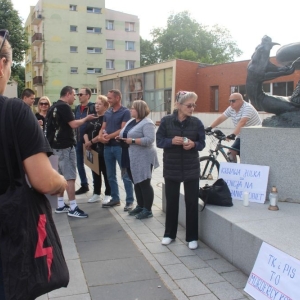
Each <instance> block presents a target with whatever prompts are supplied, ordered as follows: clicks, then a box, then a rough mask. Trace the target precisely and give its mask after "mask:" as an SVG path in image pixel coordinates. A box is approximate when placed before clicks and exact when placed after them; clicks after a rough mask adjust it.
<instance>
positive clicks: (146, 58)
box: [140, 37, 159, 67]
mask: <svg viewBox="0 0 300 300" xmlns="http://www.w3.org/2000/svg"><path fill="white" fill-rule="evenodd" d="M140 45H141V46H140V47H141V67H143V66H147V65H152V64H155V63H158V62H159V57H158V51H157V49H156V48H155V45H154V44H153V42H151V41H149V40H144V39H142V37H141V38H140Z"/></svg>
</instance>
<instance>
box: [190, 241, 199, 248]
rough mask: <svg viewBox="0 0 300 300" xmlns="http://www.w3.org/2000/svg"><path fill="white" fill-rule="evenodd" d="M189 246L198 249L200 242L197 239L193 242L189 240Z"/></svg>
mask: <svg viewBox="0 0 300 300" xmlns="http://www.w3.org/2000/svg"><path fill="white" fill-rule="evenodd" d="M189 248H190V249H191V250H195V249H197V248H198V242H197V241H191V242H189Z"/></svg>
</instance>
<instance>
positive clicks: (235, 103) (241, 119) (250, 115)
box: [205, 93, 262, 162]
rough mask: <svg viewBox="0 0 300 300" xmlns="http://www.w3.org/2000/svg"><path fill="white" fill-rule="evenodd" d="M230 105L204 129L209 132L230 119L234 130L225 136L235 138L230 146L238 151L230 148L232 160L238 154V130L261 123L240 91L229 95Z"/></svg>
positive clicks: (254, 110) (234, 159) (229, 138)
mask: <svg viewBox="0 0 300 300" xmlns="http://www.w3.org/2000/svg"><path fill="white" fill-rule="evenodd" d="M229 103H230V106H229V107H228V108H227V109H226V110H225V111H224V112H223V114H222V115H221V116H219V117H218V118H217V119H216V120H215V121H214V122H213V123H212V124H211V125H210V126H209V127H207V128H206V129H205V131H206V132H210V131H211V129H212V128H214V127H216V126H218V125H220V124H221V123H223V122H224V121H225V120H227V119H228V118H231V119H232V122H233V125H234V130H233V133H232V134H230V135H228V136H227V140H235V142H234V143H233V144H232V146H231V147H233V148H235V149H237V150H238V151H234V150H230V152H231V157H232V160H233V161H234V162H236V161H237V159H236V155H237V154H240V152H239V150H240V132H241V128H242V127H248V126H257V125H261V123H262V122H261V119H260V117H259V115H258V113H257V111H256V109H255V108H254V107H253V106H252V105H251V104H250V103H248V102H246V101H244V99H243V96H242V95H241V94H240V93H233V94H231V95H230V97H229Z"/></svg>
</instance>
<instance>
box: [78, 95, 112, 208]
mask: <svg viewBox="0 0 300 300" xmlns="http://www.w3.org/2000/svg"><path fill="white" fill-rule="evenodd" d="M108 107H109V104H108V101H107V97H106V96H103V95H100V96H98V97H97V100H96V101H95V110H96V115H97V119H95V120H93V121H91V122H89V123H87V125H86V128H85V134H84V136H83V138H84V144H85V147H86V149H88V150H91V149H93V150H95V151H96V152H97V153H98V164H99V165H98V166H99V175H98V174H97V173H96V172H94V171H93V170H92V176H93V184H94V192H93V196H92V197H91V198H90V199H89V200H88V203H94V202H97V201H100V200H101V198H100V194H101V187H102V177H101V173H102V175H103V178H104V182H105V193H104V194H105V196H104V199H103V201H102V204H106V203H108V202H109V201H110V199H111V196H110V194H111V191H110V185H109V182H108V178H107V174H106V166H105V160H104V154H103V152H104V145H103V144H102V143H100V142H99V141H98V136H99V131H100V129H101V126H102V124H103V116H104V113H105V112H106V110H107V109H108Z"/></svg>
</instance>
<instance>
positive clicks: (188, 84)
mask: <svg viewBox="0 0 300 300" xmlns="http://www.w3.org/2000/svg"><path fill="white" fill-rule="evenodd" d="M198 66H199V63H197V62H193V61H188V60H176V79H175V91H174V92H175V94H176V93H177V92H178V91H180V90H183V91H192V92H195V93H196V94H198V93H199V89H197V88H198V84H197V72H198Z"/></svg>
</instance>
